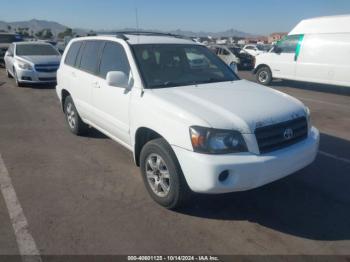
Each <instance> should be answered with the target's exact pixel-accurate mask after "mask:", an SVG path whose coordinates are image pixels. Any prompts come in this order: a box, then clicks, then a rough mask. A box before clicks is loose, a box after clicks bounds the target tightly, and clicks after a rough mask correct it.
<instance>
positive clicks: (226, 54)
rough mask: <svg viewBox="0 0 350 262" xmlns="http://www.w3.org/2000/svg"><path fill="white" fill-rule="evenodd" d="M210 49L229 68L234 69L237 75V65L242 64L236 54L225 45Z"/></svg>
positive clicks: (214, 46)
mask: <svg viewBox="0 0 350 262" xmlns="http://www.w3.org/2000/svg"><path fill="white" fill-rule="evenodd" d="M209 49H210V50H211V51H212V52H214V53H215V54H216V55H217V56H218V57H220V58H221V60H222V61H224V62H225V63H226V64H227V65H228V66H230V67H231V68H232V70H233V71H234V72H235V73H237V72H238V67H237V65H238V64H239V63H240V59H239V57H238V56H236V55H235V54H234V53H232V52H231V51H230V49H228V48H227V47H226V46H224V45H212V46H209Z"/></svg>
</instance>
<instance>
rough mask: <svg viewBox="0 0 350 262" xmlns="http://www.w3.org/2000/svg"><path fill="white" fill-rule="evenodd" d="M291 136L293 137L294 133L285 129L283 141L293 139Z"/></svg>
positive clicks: (289, 129)
mask: <svg viewBox="0 0 350 262" xmlns="http://www.w3.org/2000/svg"><path fill="white" fill-rule="evenodd" d="M293 136H294V131H293V129H291V128H287V129H286V130H285V131H284V133H283V137H284V139H285V140H290V139H292V138H293Z"/></svg>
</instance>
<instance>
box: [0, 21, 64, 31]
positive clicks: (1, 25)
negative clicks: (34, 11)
mask: <svg viewBox="0 0 350 262" xmlns="http://www.w3.org/2000/svg"><path fill="white" fill-rule="evenodd" d="M8 26H11V28H12V30H14V29H16V28H29V32H30V31H33V32H34V33H36V32H38V31H40V30H43V29H51V31H52V33H53V34H54V35H57V34H58V33H60V32H62V31H64V30H65V29H66V28H67V26H64V25H61V24H59V23H57V22H51V21H45V20H37V19H32V20H30V21H19V22H10V23H6V22H0V29H1V30H7V29H8Z"/></svg>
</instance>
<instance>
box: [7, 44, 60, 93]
mask: <svg viewBox="0 0 350 262" xmlns="http://www.w3.org/2000/svg"><path fill="white" fill-rule="evenodd" d="M4 60H5V67H6V72H7V75H8V77H10V78H11V77H13V78H14V79H15V81H16V84H17V86H19V87H20V86H23V85H24V84H38V83H47V84H53V83H56V72H57V70H58V67H59V65H60V61H61V55H60V53H59V52H58V51H57V50H56V49H55V48H54V47H53V46H52V45H51V44H48V43H42V42H19V43H12V44H11V45H10V47H9V48H8V50H7V52H6V54H5V57H4Z"/></svg>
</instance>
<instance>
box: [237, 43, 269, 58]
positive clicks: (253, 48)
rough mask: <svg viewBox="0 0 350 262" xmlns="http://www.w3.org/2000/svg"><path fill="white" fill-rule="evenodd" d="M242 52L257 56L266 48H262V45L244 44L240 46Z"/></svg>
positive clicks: (264, 51)
mask: <svg viewBox="0 0 350 262" xmlns="http://www.w3.org/2000/svg"><path fill="white" fill-rule="evenodd" d="M242 52H246V53H248V54H250V55H252V56H257V55H260V54H263V53H266V50H264V49H263V48H262V47H260V46H259V45H245V46H244V47H243V48H242Z"/></svg>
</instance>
